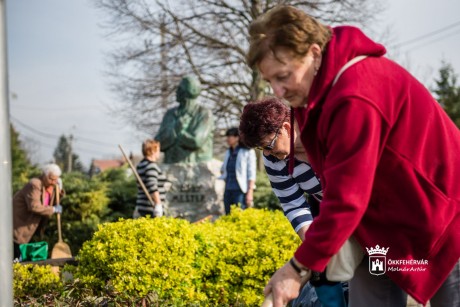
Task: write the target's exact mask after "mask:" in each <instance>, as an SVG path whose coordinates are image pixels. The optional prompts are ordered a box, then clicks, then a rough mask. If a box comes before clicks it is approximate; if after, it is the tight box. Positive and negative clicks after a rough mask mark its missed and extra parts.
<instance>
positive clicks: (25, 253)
mask: <svg viewBox="0 0 460 307" xmlns="http://www.w3.org/2000/svg"><path fill="white" fill-rule="evenodd" d="M19 250H20V251H21V257H22V261H38V260H46V259H48V243H47V242H45V241H41V242H33V243H25V244H19Z"/></svg>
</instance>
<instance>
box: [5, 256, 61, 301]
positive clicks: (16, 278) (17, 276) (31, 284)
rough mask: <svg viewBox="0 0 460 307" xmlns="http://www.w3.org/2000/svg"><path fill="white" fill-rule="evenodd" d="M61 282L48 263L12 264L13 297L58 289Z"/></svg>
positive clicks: (40, 293) (39, 293)
mask: <svg viewBox="0 0 460 307" xmlns="http://www.w3.org/2000/svg"><path fill="white" fill-rule="evenodd" d="M61 289H62V283H61V281H60V280H59V277H57V276H56V275H55V274H54V273H53V272H52V271H51V266H50V265H45V266H40V265H33V264H20V263H14V264H13V291H14V297H15V299H23V298H26V297H37V296H41V295H44V294H46V293H48V292H52V291H60V290H61Z"/></svg>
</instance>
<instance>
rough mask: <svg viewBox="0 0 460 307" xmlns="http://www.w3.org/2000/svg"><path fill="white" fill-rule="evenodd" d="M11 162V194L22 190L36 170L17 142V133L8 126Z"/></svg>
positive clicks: (11, 126)
mask: <svg viewBox="0 0 460 307" xmlns="http://www.w3.org/2000/svg"><path fill="white" fill-rule="evenodd" d="M10 139H11V161H12V170H11V176H12V180H13V182H12V188H13V193H15V192H16V191H17V190H19V189H20V188H22V186H23V185H24V184H25V183H26V182H27V181H28V180H29V178H30V177H33V176H34V175H38V173H39V171H38V169H37V168H36V167H35V166H33V165H32V163H31V162H30V159H29V157H28V155H27V152H26V151H25V150H24V148H23V147H22V144H21V141H20V140H19V133H18V132H17V131H16V130H15V129H14V127H13V125H10Z"/></svg>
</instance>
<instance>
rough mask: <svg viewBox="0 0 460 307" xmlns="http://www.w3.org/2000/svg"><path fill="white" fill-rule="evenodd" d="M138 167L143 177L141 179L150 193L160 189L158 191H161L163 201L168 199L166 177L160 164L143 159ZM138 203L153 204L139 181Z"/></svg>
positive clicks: (141, 204)
mask: <svg viewBox="0 0 460 307" xmlns="http://www.w3.org/2000/svg"><path fill="white" fill-rule="evenodd" d="M136 169H137V173H138V174H139V177H141V180H142V182H143V183H144V185H145V187H146V189H147V191H148V192H149V193H150V195H152V194H153V193H154V192H156V191H158V193H160V200H161V202H164V201H165V199H166V191H165V182H166V177H165V175H164V174H163V172H162V171H161V169H160V168H159V167H158V165H157V164H156V163H155V162H152V161H149V160H147V159H143V160H142V161H141V162H139V164H138V165H137V167H136ZM136 205H140V206H150V207H151V206H152V205H151V204H150V202H149V199H148V198H147V196H146V195H145V193H144V190H143V189H142V187H141V186H140V184H139V183H137V200H136Z"/></svg>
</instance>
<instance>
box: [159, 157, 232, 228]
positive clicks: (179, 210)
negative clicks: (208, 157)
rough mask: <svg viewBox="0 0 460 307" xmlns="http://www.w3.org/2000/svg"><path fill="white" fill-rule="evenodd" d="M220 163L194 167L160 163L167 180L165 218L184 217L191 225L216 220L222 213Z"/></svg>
mask: <svg viewBox="0 0 460 307" xmlns="http://www.w3.org/2000/svg"><path fill="white" fill-rule="evenodd" d="M221 166H222V162H220V161H218V160H212V161H209V162H201V163H196V164H189V163H174V164H162V165H161V169H162V170H163V172H164V173H165V175H166V177H167V179H168V181H169V183H170V184H169V185H170V186H169V189H168V191H167V193H166V204H165V215H166V216H172V217H178V218H184V219H186V220H188V221H190V222H195V221H198V220H200V219H202V218H205V217H207V216H210V215H211V216H212V218H213V219H216V218H217V217H219V216H220V215H223V214H224V204H223V195H224V188H225V183H224V181H223V180H219V179H217V178H218V177H219V176H220V168H221Z"/></svg>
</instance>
